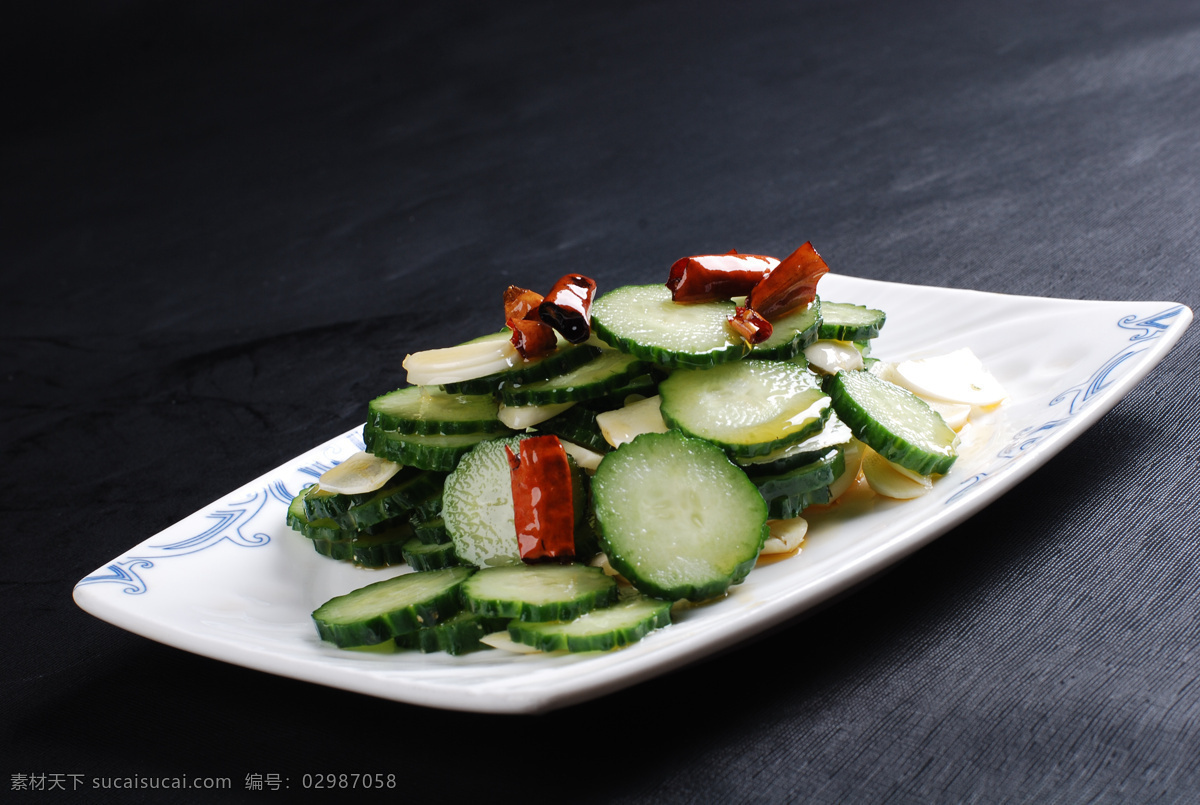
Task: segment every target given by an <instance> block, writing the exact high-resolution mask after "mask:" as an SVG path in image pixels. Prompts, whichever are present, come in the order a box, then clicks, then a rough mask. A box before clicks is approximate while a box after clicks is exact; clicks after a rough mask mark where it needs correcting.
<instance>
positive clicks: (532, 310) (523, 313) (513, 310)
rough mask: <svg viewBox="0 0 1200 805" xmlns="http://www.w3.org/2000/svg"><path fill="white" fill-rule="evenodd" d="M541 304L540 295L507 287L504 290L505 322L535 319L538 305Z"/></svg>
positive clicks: (513, 286)
mask: <svg viewBox="0 0 1200 805" xmlns="http://www.w3.org/2000/svg"><path fill="white" fill-rule="evenodd" d="M541 303H542V295H541V294H540V293H537V292H535V291H530V290H528V289H526V288H518V287H517V286H516V285H509V286H508V287H507V288H505V289H504V318H505V320H508V319H517V320H521V319H530V318H532V319H536V318H537V317H538V305H540V304H541Z"/></svg>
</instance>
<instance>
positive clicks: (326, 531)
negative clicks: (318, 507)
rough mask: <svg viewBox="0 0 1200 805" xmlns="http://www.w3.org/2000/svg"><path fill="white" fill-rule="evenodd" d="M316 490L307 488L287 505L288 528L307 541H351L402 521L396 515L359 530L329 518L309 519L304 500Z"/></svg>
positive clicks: (402, 519) (401, 518) (350, 524)
mask: <svg viewBox="0 0 1200 805" xmlns="http://www.w3.org/2000/svg"><path fill="white" fill-rule="evenodd" d="M316 489H317V487H316V486H310V487H308V488H307V489H305V490H304V491H302V492H301V493H300V494H298V495H296V497H294V498H292V502H291V503H290V504H288V512H287V524H288V526H290V527H291V528H294V529H295V530H296V531H299V532H300V533H301V534H303V535H304V536H306V537H308V538H309V539H316V540H326V541H329V542H339V541H345V540H352V539H355V538H356V537H359V536H363V535H365V534H377V533H379V532H380V531H385V530H387V529H388V528H390V527H392V526H395V525H398V524H400V523H401V522H403V521H404V515H403V514H397V515H393V516H391V517H388V518H387V519H385V520H380V521H377V522H374V523H372V524H370V525H367V526H364V527H361V528H360V527H356V526H355V525H353V524H352V523H346V522H343V521H342V520H337V519H333V518H329V517H320V518H316V519H309V517H308V514H307V513H306V512H305V499H306V497H307V496H309V495H311V494H313V493H314V492H315V491H316Z"/></svg>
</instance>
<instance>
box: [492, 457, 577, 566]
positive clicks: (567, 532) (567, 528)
mask: <svg viewBox="0 0 1200 805" xmlns="http://www.w3.org/2000/svg"><path fill="white" fill-rule="evenodd" d="M504 452H505V453H507V454H508V466H509V468H510V469H511V470H512V495H513V522H514V524H515V525H516V527H517V547H518V548H519V549H520V552H521V559H522V560H523V561H525V562H532V561H536V560H539V559H561V558H570V557H573V556H574V555H575V497H574V495H573V494H572V487H571V465H570V462H568V461H567V452H566V451H565V450H563V446H562V442H560V441H559V440H558V437H557V436H534V437H531V438H529V439H523V440H522V441H521V447H520V455H516V454H514V453H513V451H512V448H510V447H508V446H507V445H505V447H504Z"/></svg>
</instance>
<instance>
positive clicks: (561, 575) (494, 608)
mask: <svg viewBox="0 0 1200 805" xmlns="http://www.w3.org/2000/svg"><path fill="white" fill-rule="evenodd" d="M467 582H469V583H464V584H463V587H462V597H463V601H464V603H465V604H466V607H467V608H468V609H470V610H471V611H472V612H475V613H477V614H480V615H487V616H494V617H504V618H517V619H519V620H522V621H562V620H570V619H571V618H576V617H579V616H580V615H582V614H583V613H585V612H587V611H589V610H592V609H596V608H598V607H605V606H608V605H610V604H613V603H615V602H616V600H617V583H616V581H614V580H613V578H612V577H611V576H606V575H605V574H604V571H603V570H601V569H600V568H598V567H589V566H587V565H575V564H572V565H554V564H539V565H510V566H507V567H489V568H485V569H483V570H480V571H479V572H478V573H476V574H475V575H473V576H472V577H471V578H470V579H468V580H467Z"/></svg>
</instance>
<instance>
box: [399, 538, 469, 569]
mask: <svg viewBox="0 0 1200 805" xmlns="http://www.w3.org/2000/svg"><path fill="white" fill-rule="evenodd" d="M401 550H402V552H403V554H404V560H405V561H406V562H408V564H409V565H411V566H412V569H413V570H438V569H439V568H443V567H454V566H456V565H461V564H462V562H460V561H458V556H456V555H455V553H454V543H452V542H443V543H426V542H422V541H421V540H420V539H418V538H417V537H413V538H412V539H410V540H408V541H407V542H405V543H404V546H403V548H402V549H401Z"/></svg>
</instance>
